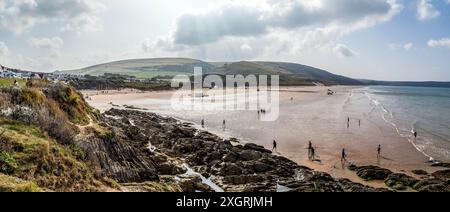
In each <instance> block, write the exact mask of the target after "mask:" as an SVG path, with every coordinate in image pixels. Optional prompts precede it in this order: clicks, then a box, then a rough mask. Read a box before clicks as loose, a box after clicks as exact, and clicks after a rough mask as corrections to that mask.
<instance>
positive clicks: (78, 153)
mask: <svg viewBox="0 0 450 212" xmlns="http://www.w3.org/2000/svg"><path fill="white" fill-rule="evenodd" d="M349 169H351V170H354V171H355V172H356V173H357V174H358V176H360V177H361V178H363V179H365V180H384V181H386V185H387V186H389V187H391V188H393V190H403V189H405V188H407V187H410V188H412V189H414V190H418V191H449V190H450V189H449V187H450V183H449V176H448V171H446V170H444V171H441V172H439V173H434V174H432V175H428V173H423V175H424V177H423V179H415V178H412V177H409V176H406V175H400V174H395V173H392V172H390V171H389V170H383V169H379V168H377V167H356V166H352V167H349ZM0 191H169V192H178V191H185V192H194V191H205V192H210V191H237V192H243V191H247V192H276V191H283V192H286V191H291V192H378V191H380V192H384V191H389V190H388V189H376V188H371V187H368V186H365V185H362V184H358V183H354V182H351V181H349V180H346V179H335V178H333V177H332V176H330V175H329V174H327V173H323V172H317V171H314V170H311V169H310V168H307V167H304V166H300V165H298V164H296V163H294V162H293V161H291V160H289V159H287V158H284V157H280V156H276V155H273V154H272V153H271V151H269V150H267V149H265V148H264V147H261V146H258V145H255V144H243V143H240V142H239V141H237V140H223V139H222V138H220V137H218V136H216V135H213V134H211V133H209V132H206V131H201V130H197V129H195V128H194V127H193V126H191V125H190V124H188V123H182V122H180V121H178V120H176V119H173V118H169V117H163V116H160V115H157V114H154V113H150V112H145V111H139V110H119V109H111V110H109V111H107V112H105V113H103V114H101V113H99V112H98V111H96V110H95V109H93V108H92V107H90V106H89V105H88V104H87V103H86V102H85V101H84V99H83V97H82V95H81V94H79V93H78V92H77V91H76V90H75V89H74V88H73V87H71V86H69V85H64V84H54V83H49V82H45V81H35V82H28V83H27V85H21V86H17V87H11V88H3V89H1V91H0Z"/></svg>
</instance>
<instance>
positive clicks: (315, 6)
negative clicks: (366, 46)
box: [141, 0, 403, 59]
mask: <svg viewBox="0 0 450 212" xmlns="http://www.w3.org/2000/svg"><path fill="white" fill-rule="evenodd" d="M250 2H255V1H250ZM402 9H403V6H402V5H400V4H398V3H397V1H396V0H360V1H354V0H341V1H336V0H314V1H311V0H279V1H275V0H261V1H257V3H253V4H252V3H248V2H247V1H245V3H242V2H241V1H239V2H238V1H227V2H226V3H223V4H219V5H218V6H217V7H215V8H212V9H208V10H206V11H203V12H202V13H195V14H193V13H190V14H184V15H181V16H180V17H179V18H177V19H176V22H175V23H176V24H175V26H174V29H173V30H172V31H171V33H170V34H168V35H166V36H164V37H161V38H158V39H156V40H146V41H145V42H143V43H142V48H141V49H142V50H144V51H145V52H150V51H151V52H152V53H155V52H162V53H161V54H163V55H164V54H170V53H171V54H170V55H174V54H175V55H176V54H182V55H183V56H191V57H197V56H199V55H200V56H206V57H208V58H210V57H211V55H214V56H218V54H217V53H216V52H214V50H216V49H217V50H218V51H223V50H221V49H220V48H218V47H222V48H225V49H228V51H229V52H232V56H231V58H235V57H236V56H237V55H240V54H243V52H244V51H243V49H242V48H241V47H242V46H243V45H245V44H247V45H250V46H251V47H252V48H253V50H252V51H246V52H247V54H246V55H245V56H246V57H249V58H250V59H251V58H252V57H258V56H260V55H266V54H268V53H274V52H283V53H288V52H290V53H292V54H303V53H305V52H306V51H309V50H320V51H329V52H333V51H334V49H335V48H336V47H337V49H336V51H338V50H344V48H343V47H339V46H338V45H337V44H338V41H339V39H340V38H342V37H343V36H345V35H347V34H350V33H352V32H354V31H356V30H361V29H365V28H369V27H372V26H375V25H377V24H380V23H383V22H386V21H389V20H391V19H392V17H394V16H395V15H397V14H398V13H399V12H400V11H401V10H402ZM255 47H257V50H256V48H255ZM349 50H350V49H349ZM338 52H339V51H338ZM347 53H349V54H347V55H351V53H355V52H353V51H351V50H350V51H347ZM200 58H205V57H200ZM214 58H215V59H221V58H217V57H214ZM228 58H229V57H228ZM228 58H222V59H228Z"/></svg>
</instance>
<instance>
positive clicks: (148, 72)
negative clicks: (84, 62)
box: [64, 58, 215, 79]
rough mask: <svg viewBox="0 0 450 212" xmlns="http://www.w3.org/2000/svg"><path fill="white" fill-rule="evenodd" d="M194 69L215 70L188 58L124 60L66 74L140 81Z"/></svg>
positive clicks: (211, 66) (206, 64)
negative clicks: (133, 77) (106, 74)
mask: <svg viewBox="0 0 450 212" xmlns="http://www.w3.org/2000/svg"><path fill="white" fill-rule="evenodd" d="M194 67H202V68H203V70H204V71H205V72H208V71H211V70H213V69H214V68H215V66H214V65H212V64H209V63H206V62H203V61H200V60H194V59H187V58H155V59H135V60H123V61H117V62H111V63H105V64H100V65H95V66H91V67H87V68H83V69H78V70H69V71H64V72H65V73H76V74H84V75H92V76H101V75H103V74H105V73H110V74H122V75H129V76H135V77H137V78H140V79H149V78H153V77H157V76H166V75H170V76H174V75H177V74H183V73H184V74H186V73H188V74H191V73H192V72H193V70H194Z"/></svg>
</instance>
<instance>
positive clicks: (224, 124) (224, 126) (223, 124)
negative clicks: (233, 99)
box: [222, 119, 227, 131]
mask: <svg viewBox="0 0 450 212" xmlns="http://www.w3.org/2000/svg"><path fill="white" fill-rule="evenodd" d="M226 124H227V122H226V121H225V119H224V120H223V122H222V128H223V131H225V129H226Z"/></svg>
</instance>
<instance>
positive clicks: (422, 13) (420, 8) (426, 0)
mask: <svg viewBox="0 0 450 212" xmlns="http://www.w3.org/2000/svg"><path fill="white" fill-rule="evenodd" d="M440 14H441V13H440V12H439V11H438V10H437V9H436V8H435V7H434V6H433V4H432V3H431V0H419V1H418V3H417V19H419V20H421V21H426V20H430V19H433V18H436V17H438V16H439V15H440Z"/></svg>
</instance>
